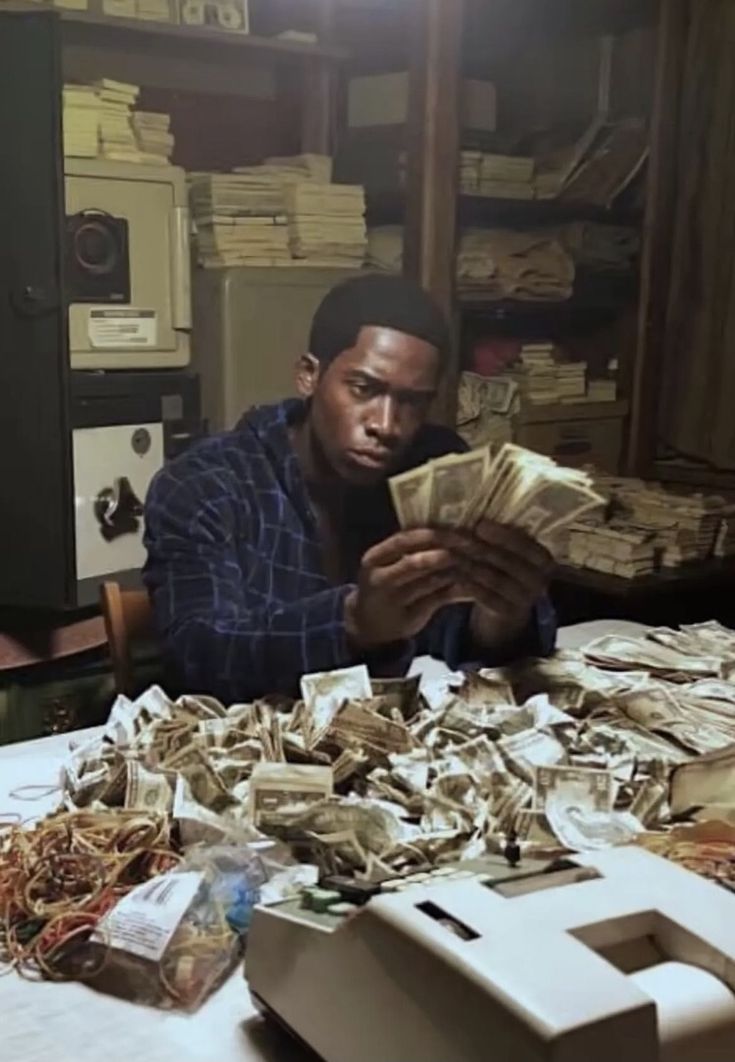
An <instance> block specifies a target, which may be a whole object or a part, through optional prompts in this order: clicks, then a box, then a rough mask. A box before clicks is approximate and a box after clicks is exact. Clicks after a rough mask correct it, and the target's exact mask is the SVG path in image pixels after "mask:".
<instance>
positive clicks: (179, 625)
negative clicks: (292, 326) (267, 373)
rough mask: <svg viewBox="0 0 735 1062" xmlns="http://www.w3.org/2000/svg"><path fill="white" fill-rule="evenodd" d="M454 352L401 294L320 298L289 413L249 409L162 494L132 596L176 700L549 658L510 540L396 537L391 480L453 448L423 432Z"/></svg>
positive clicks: (536, 583)
mask: <svg viewBox="0 0 735 1062" xmlns="http://www.w3.org/2000/svg"><path fill="white" fill-rule="evenodd" d="M448 346H449V338H448V331H447V326H446V323H445V321H444V318H443V317H442V315H441V313H440V312H439V310H438V309H437V307H436V306H435V305H434V303H433V302H432V301H431V299H430V298H429V296H428V295H427V294H426V293H425V292H424V291H422V290H421V289H420V288H419V287H418V286H416V285H414V284H413V283H412V282H409V281H408V280H405V279H403V278H400V277H385V276H373V275H366V276H365V277H360V278H357V279H353V280H349V281H347V282H345V283H343V284H340V285H339V286H338V287H336V288H334V289H333V290H332V291H331V292H330V293H329V294H328V295H327V296H326V298H325V299H324V300H323V302H322V304H321V306H320V307H319V309H318V310H317V312H316V315H315V317H314V320H313V324H312V329H311V336H310V344H309V353H308V354H306V355H304V356H303V357H302V358H301V359H300V360H299V363H298V366H297V385H298V391H299V394H300V396H301V397H300V398H299V399H293V400H289V401H286V402H283V403H282V404H279V405H275V406H266V407H260V408H256V409H254V410H252V411H251V412H250V413H248V414H247V415H246V416H244V417H243V418H242V420H241V421H240V423H239V424H238V426H237V427H236V428H235V430H234V431H231V432H227V433H225V434H223V435H219V436H214V437H212V438H209V439H207V440H205V441H204V442H202V443H200V444H198V445H197V446H195V447H193V448H192V449H191V450H189V451H187V453H185V454H184V455H182V456H181V457H179V458H177V459H176V460H175V461H173V462H171V463H170V464H169V465H168V466H167V467H166V468H165V469H163V470H162V471H161V472H160V473H159V474H158V476H157V477H156V479H155V481H154V483H153V484H152V486H151V489H150V492H149V495H148V501H147V505H146V545H147V548H148V562H147V565H146V570H145V579H146V584H147V586H148V589H149V591H150V594H151V597H152V601H153V606H154V610H155V615H156V621H157V624H158V628H159V632H160V634H161V636H162V638H163V642H164V646H165V649H166V652H167V654H168V656H169V658H170V659H171V661H172V662H173V664H174V666H175V668H176V670H177V672H178V678H179V680H180V682H181V684H182V686H184V687H185V688H186V689H188V690H191V691H209V692H212V693H214V694H216V695H217V696H219V697H220V698H221V699H222V700H224V701H225V702H231V701H235V700H245V699H251V698H254V697H258V696H261V695H264V694H267V693H272V692H278V691H281V692H284V693H295V692H296V691H297V689H298V680H299V677H300V676H301V675H302V674H303V673H305V672H311V671H326V670H329V669H332V668H339V667H345V666H349V665H351V664H354V663H358V662H366V663H367V664H368V665H369V666H370V669H371V672H372V673H373V674H378V675H380V674H383V675H390V674H400V673H402V672H403V671H404V669H405V668H406V666H407V665H408V663H409V662H410V660H411V658H412V657H413V656H414V655H417V654H421V653H431V654H433V655H434V656H439V657H441V658H443V659H445V660H446V661H447V662H448V663H449V664H450V666H453V667H454V666H458V665H459V664H460V663H463V662H468V661H481V662H483V663H486V664H493V663H499V662H501V661H503V660H506V659H508V658H509V657H511V656H513V655H515V654H517V653H519V652H536V653H546V652H549V651H550V650H551V648H552V647H553V642H554V636H555V624H554V617H553V613H552V611H551V609H550V606H549V605H548V602H547V600H546V598H545V597H544V596H543V595H544V590H545V587H546V581H547V578H548V574H549V570H550V565H551V558H550V557H549V555H548V554H547V553H546V551H545V550H544V549H543V548H542V547H541V546H539V545H538V544H536V543H534V542H532V541H531V540H530V539H528V538H527V537H526V536H525V535H523V534H522V533H520V532H517V531H515V530H514V529H511V528H507V527H501V526H498V525H493V524H489V523H483V524H481V525H480V526H479V527H478V528H477V530H476V531H475V532H458V531H450V530H446V529H435V528H430V527H424V528H417V529H415V530H409V531H400V530H399V529H398V525H397V522H396V518H395V515H394V513H393V510H392V506H391V503H390V496H389V491H388V487H387V478H388V476H390V475H393V474H395V473H397V472H400V471H404V470H407V469H410V468H414V467H416V466H417V465H420V464H423V463H424V462H425V461H427V460H428V459H429V458H433V457H439V456H441V455H442V454H445V453H448V452H452V451H461V450H464V449H466V447H465V446H464V444H463V442H462V441H461V440H460V439H459V437H458V436H456V435H455V434H454V433H453V432H451V431H449V430H448V429H445V428H439V427H435V426H434V427H432V426H428V425H427V424H426V423H425V422H426V418H427V415H428V412H429V408H430V406H431V402H432V399H433V398H434V396H435V394H436V391H437V388H438V386H439V383H440V379H441V373H442V369H443V367H444V362H445V359H446V356H447V350H448Z"/></svg>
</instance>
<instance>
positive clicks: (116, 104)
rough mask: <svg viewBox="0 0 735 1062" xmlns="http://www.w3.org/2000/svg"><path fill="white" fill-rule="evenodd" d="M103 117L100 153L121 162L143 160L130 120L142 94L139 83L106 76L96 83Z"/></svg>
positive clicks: (101, 120) (101, 119)
mask: <svg viewBox="0 0 735 1062" xmlns="http://www.w3.org/2000/svg"><path fill="white" fill-rule="evenodd" d="M95 87H96V89H97V99H98V101H99V116H100V156H101V157H102V158H105V159H115V160H117V161H118V162H139V161H140V159H139V158H138V156H139V154H140V152H139V150H138V144H137V142H136V139H135V132H134V131H133V126H132V123H131V120H130V116H131V112H132V109H133V107H134V106H135V103H136V100H137V99H138V96H139V95H140V88H139V86H138V85H127V84H125V83H124V82H122V81H111V80H110V79H109V78H103V79H102V80H100V81H97V82H95Z"/></svg>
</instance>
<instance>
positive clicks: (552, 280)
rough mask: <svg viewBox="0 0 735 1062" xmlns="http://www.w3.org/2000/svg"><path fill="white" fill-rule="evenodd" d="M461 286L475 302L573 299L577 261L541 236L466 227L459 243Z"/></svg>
mask: <svg viewBox="0 0 735 1062" xmlns="http://www.w3.org/2000/svg"><path fill="white" fill-rule="evenodd" d="M457 284H458V287H459V289H460V291H461V292H462V293H463V294H465V295H469V296H472V297H474V298H483V299H518V300H532V301H556V300H563V299H568V298H570V297H571V295H572V290H573V285H574V263H573V262H572V259H571V258H570V257H569V254H568V253H567V252H566V251H565V250H564V248H563V247H562V246H561V244H560V243H559V241H558V240H555V239H551V238H549V237H548V236H546V235H544V234H543V233H541V232H535V231H533V230H529V231H526V232H516V231H514V230H512V229H468V230H466V231H465V232H464V233H463V234H462V236H461V237H460V241H459V249H458V253H457Z"/></svg>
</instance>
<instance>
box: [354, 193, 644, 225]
mask: <svg viewBox="0 0 735 1062" xmlns="http://www.w3.org/2000/svg"><path fill="white" fill-rule="evenodd" d="M405 209H406V195H405V193H404V192H403V191H387V190H386V191H380V192H371V191H370V189H368V190H367V212H368V220H369V222H370V224H371V225H392V224H400V223H401V222H402V221H403V218H404V213H405ZM457 220H458V222H459V224H460V225H473V226H477V227H485V226H487V227H493V226H498V227H506V226H511V227H513V228H521V227H526V226H532V225H544V224H547V225H555V224H563V223H564V222H565V221H596V222H599V223H601V224H610V225H630V226H631V227H632V228H637V227H639V226H640V224H641V220H642V214H641V212H640V211H638V210H630V209H617V208H615V207H612V208H607V207H601V206H597V205H594V204H589V203H574V202H569V201H568V200H564V199H495V198H493V197H491V196H486V195H468V194H465V193H462V194H461V195H459V196H458V197H457Z"/></svg>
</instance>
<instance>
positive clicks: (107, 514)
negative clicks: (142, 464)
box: [94, 476, 143, 542]
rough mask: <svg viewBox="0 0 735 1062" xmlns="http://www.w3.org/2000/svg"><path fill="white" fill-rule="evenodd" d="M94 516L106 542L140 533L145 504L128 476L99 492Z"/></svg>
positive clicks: (121, 477)
mask: <svg viewBox="0 0 735 1062" xmlns="http://www.w3.org/2000/svg"><path fill="white" fill-rule="evenodd" d="M94 515H95V517H96V518H97V522H98V524H99V525H100V534H101V535H102V537H103V538H104V540H105V541H106V542H112V541H114V539H116V538H119V537H120V535H134V534H135V533H136V532H137V531H138V529H139V527H140V518H141V516H142V515H143V504H142V502H141V500H140V498H139V497H138V496H137V494H136V493H135V491H134V490H133V488H132V487H131V485H130V480H129V479H128V477H127V476H120V477H119V479H116V480H115V481H114V483H113V485H112V487H104V488H103V489H102V490H101V491H100V492H99V494H98V495H97V497H96V499H95V502H94Z"/></svg>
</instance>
